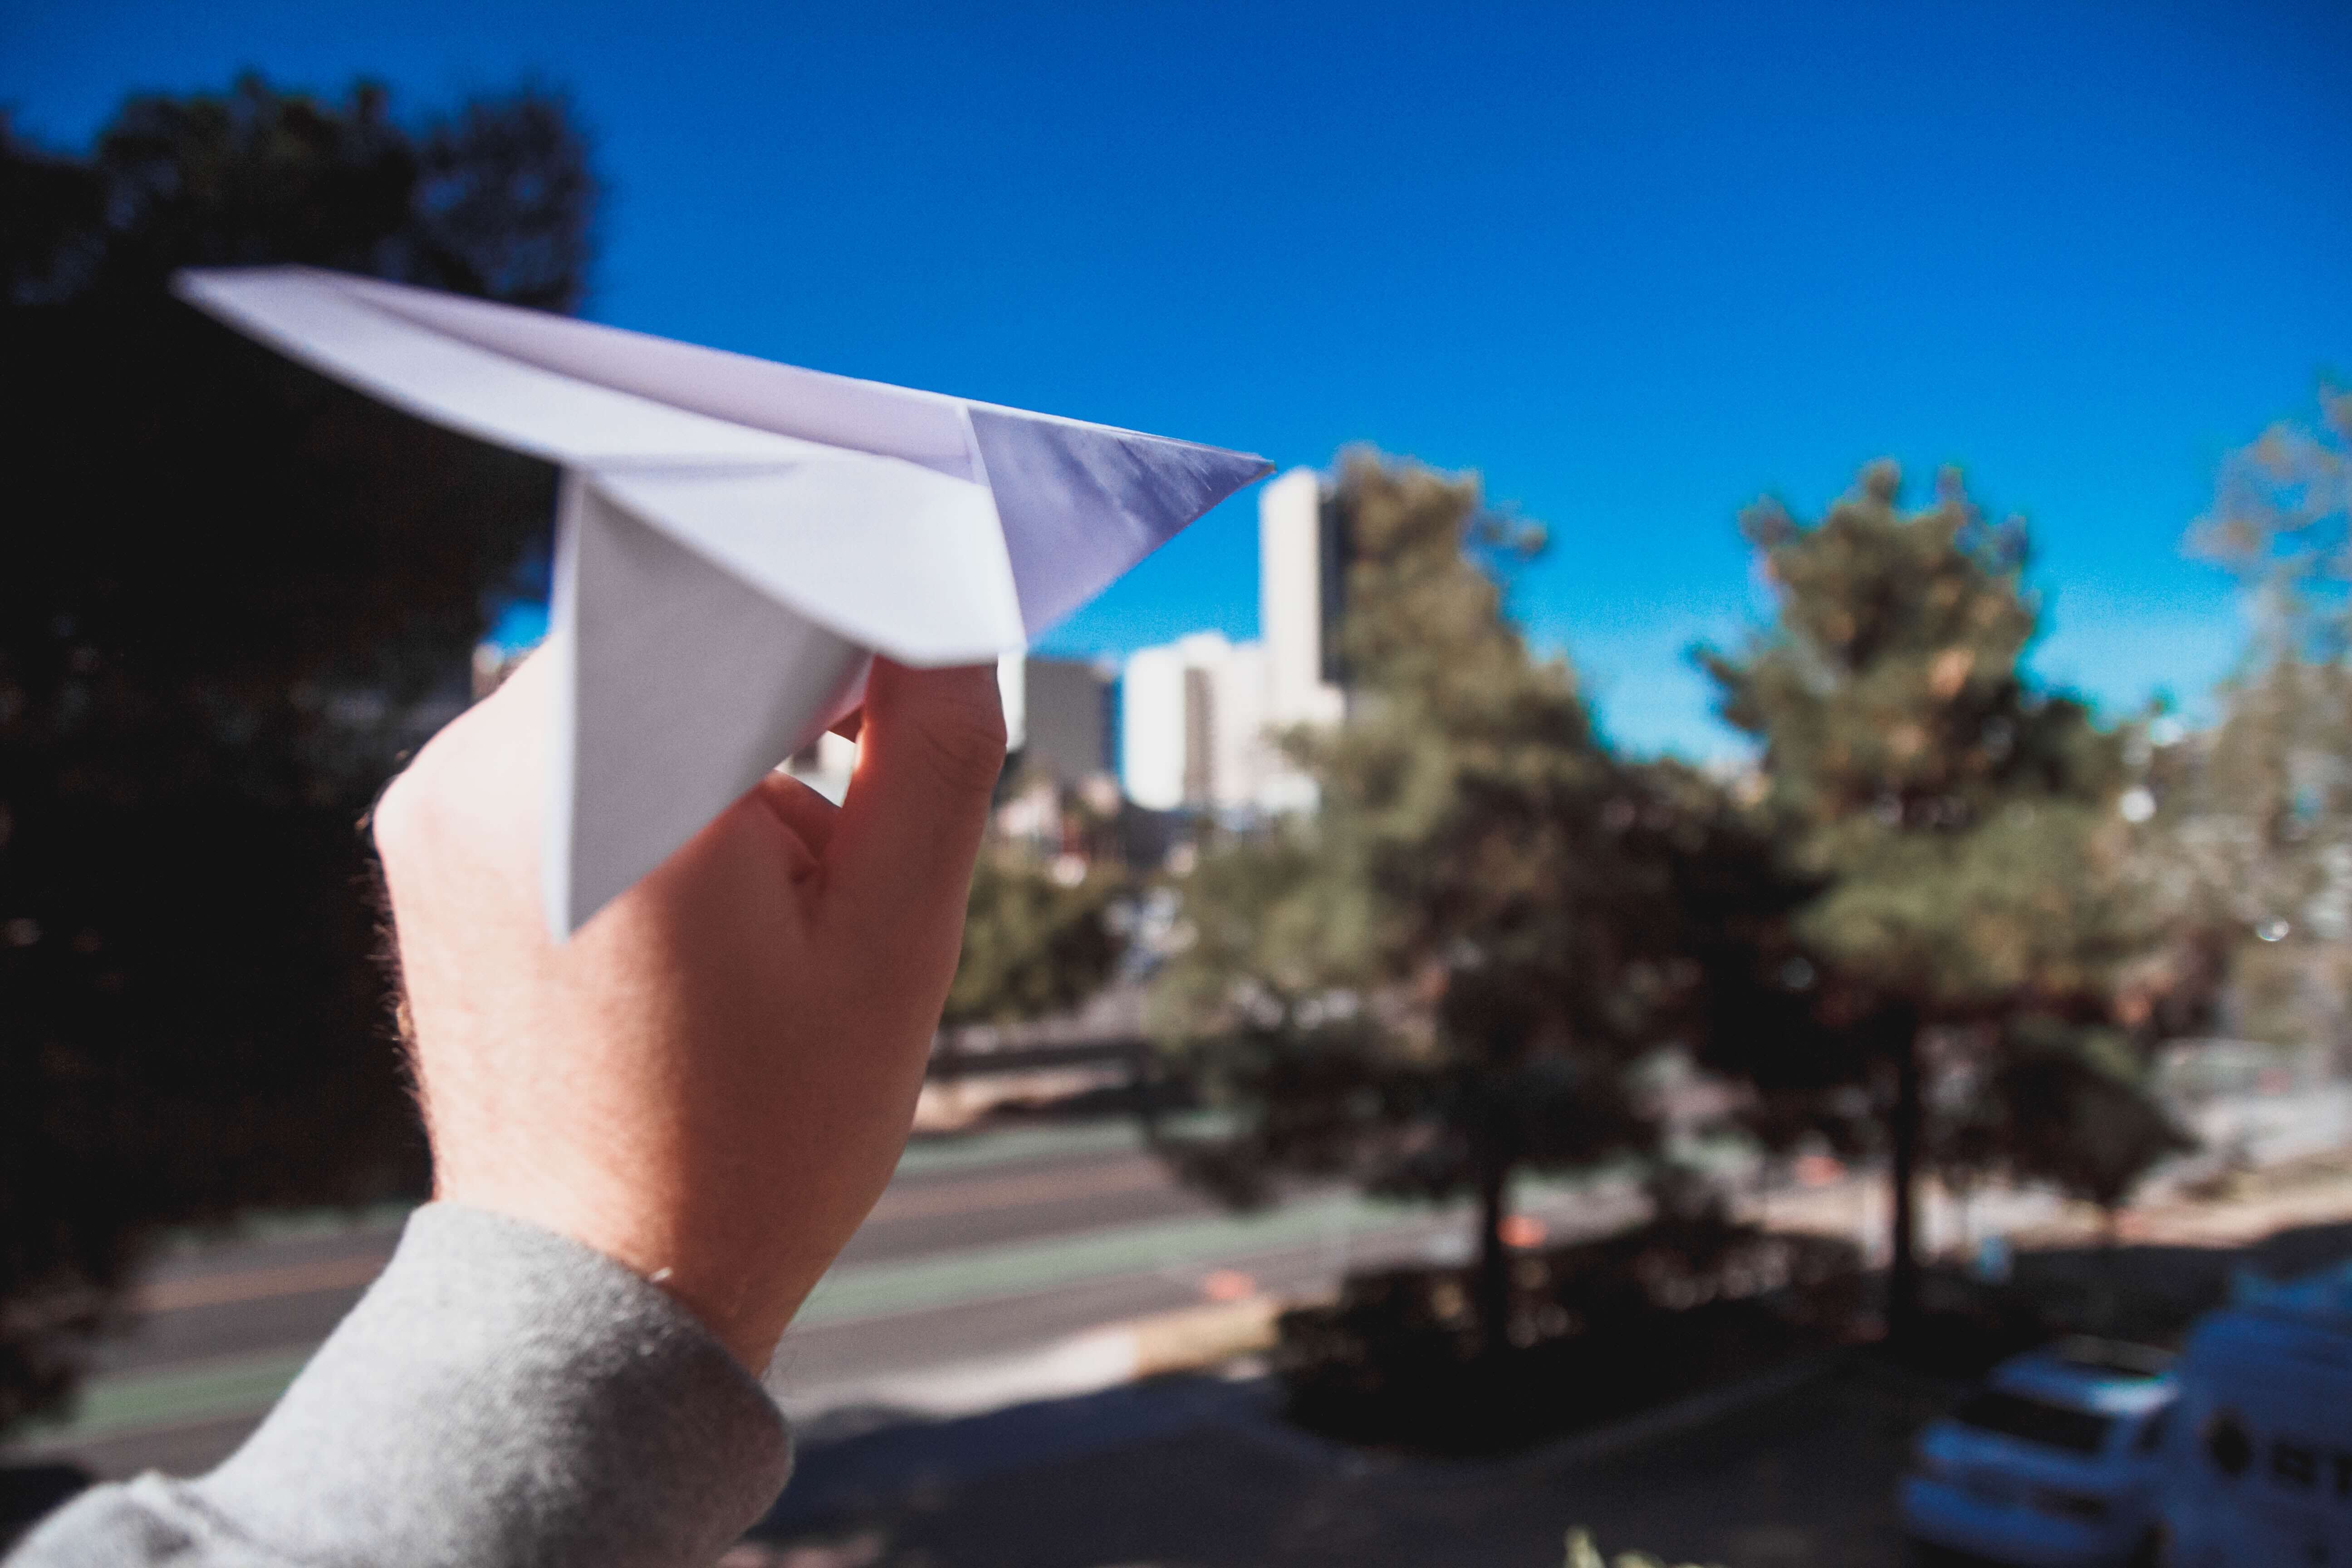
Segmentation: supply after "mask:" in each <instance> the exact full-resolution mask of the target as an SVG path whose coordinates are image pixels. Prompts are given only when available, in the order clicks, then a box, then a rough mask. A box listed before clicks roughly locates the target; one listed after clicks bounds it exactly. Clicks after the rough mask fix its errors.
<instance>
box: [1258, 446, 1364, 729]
mask: <svg viewBox="0 0 2352 1568" xmlns="http://www.w3.org/2000/svg"><path fill="white" fill-rule="evenodd" d="M1257 558H1258V576H1257V622H1258V635H1259V636H1261V637H1264V638H1265V662H1266V722H1268V723H1270V724H1273V725H1275V726H1276V727H1277V728H1286V727H1288V726H1290V725H1293V724H1336V723H1338V722H1339V720H1340V718H1341V716H1342V715H1343V714H1344V713H1345V712H1346V710H1347V699H1346V697H1345V696H1344V694H1343V693H1342V692H1341V691H1340V689H1339V682H1338V680H1337V679H1335V678H1336V676H1337V675H1338V673H1339V668H1338V666H1339V646H1338V644H1339V597H1340V593H1341V590H1342V587H1343V584H1345V582H1346V576H1345V572H1346V567H1347V563H1346V561H1345V559H1344V558H1343V555H1342V552H1341V551H1340V548H1339V519H1338V517H1337V516H1336V514H1335V512H1334V510H1333V508H1332V506H1331V504H1330V501H1329V499H1328V497H1327V496H1326V495H1325V494H1324V489H1323V477H1322V476H1321V475H1320V474H1318V473H1317V472H1316V471H1315V470H1314V469H1312V468H1293V469H1291V470H1290V472H1288V473H1286V474H1285V475H1283V476H1282V477H1281V478H1280V479H1276V480H1275V481H1274V482H1273V483H1272V484H1270V485H1268V486H1266V487H1265V489H1262V490H1260V491H1259V492H1258V497H1257Z"/></svg>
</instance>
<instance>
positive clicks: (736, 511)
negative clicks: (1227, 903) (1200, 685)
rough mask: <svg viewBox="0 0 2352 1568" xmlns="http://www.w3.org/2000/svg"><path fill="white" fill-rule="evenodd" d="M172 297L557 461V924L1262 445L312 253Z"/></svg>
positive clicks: (998, 632)
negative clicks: (890, 668) (790, 353)
mask: <svg viewBox="0 0 2352 1568" xmlns="http://www.w3.org/2000/svg"><path fill="white" fill-rule="evenodd" d="M173 288H174V289H175V290H176V291H177V292H178V293H179V295H180V296H181V298H183V299H184V300H188V301H189V302H190V303H192V304H194V305H195V306H197V307H198V308H200V309H202V310H206V311H208V312H210V313H211V314H212V315H214V316H215V317H218V318H219V319H220V320H222V321H226V323H228V324H229V325H230V326H233V327H235V328H236V329H238V330H239V331H244V332H247V333H248V334H250V335H252V336H253V337H255V338H257V339H259V340H261V341H262V342H266V343H268V344H270V345H271V346H272V347H274V348H276V349H278V350H279V351H280V352H281V353H286V354H288V355H289V356H291V357H292V358H294V359H297V360H299V361H300V362H301V363H304V364H307V365H309V366H310V367H311V368H312V369H314V370H318V371H320V372H323V373H324V374H328V375H331V376H333V377H334V378H336V379H337V380H339V381H343V382H347V383H349V384H351V385H352V386H354V387H357V388H358V389H359V390H361V391H362V392H365V393H368V394H369V395H373V396H374V397H377V398H380V399H382V400H383V402H385V403H388V404H391V405H394V407H397V408H401V409H404V410H405V411H407V412H408V413H410V414H414V415H415V416H418V417H420V418H423V419H427V420H431V421H432V422H434V423H435V424H437V425H446V426H449V427H450V428H452V429H455V430H459V431H462V432H464V433H465V434H467V435H469V436H475V437H480V438H481V439H483V440H486V441H491V442H495V443H497V444H498V445H499V446H501V447H511V448H513V449H514V450H516V451H520V452H526V453H530V454H531V455H532V456H535V457H539V458H546V459H548V460H549V461H551V462H554V463H557V464H560V465H562V468H563V483H562V499H561V500H560V502H559V503H558V508H557V523H558V532H557V543H556V557H555V591H554V604H553V606H552V616H551V630H550V632H549V636H548V641H549V644H550V651H551V653H552V654H553V656H554V658H555V661H556V668H557V679H556V680H555V682H554V684H555V687H556V689H557V692H558V696H557V704H558V710H557V720H556V726H555V731H554V732H555V736H556V744H555V746H554V749H553V758H554V766H553V769H552V776H551V778H550V779H549V781H548V784H549V793H548V803H549V804H548V810H547V814H546V837H545V842H544V844H543V845H542V852H541V880H542V884H543V890H544V893H545V898H546V905H547V918H548V924H549V928H550V929H551V931H553V932H554V933H555V935H556V937H557V938H558V939H559V940H561V939H562V938H564V937H567V936H569V935H570V934H571V932H572V931H575V930H577V929H578V928H579V927H580V925H581V924H582V923H583V921H586V920H587V919H588V918H589V917H590V916H591V915H593V914H594V913H595V912H596V911H597V910H600V909H602V908H603V907H604V904H605V903H606V902H607V901H608V900H611V899H612V898H613V897H614V895H616V894H618V893H620V892H622V891H624V890H625V889H627V888H628V887H630V886H631V885H632V884H633V883H635V881H636V880H637V879H638V878H640V877H642V876H644V875H645V874H646V872H648V871H650V870H652V869H653V868H655V867H656V866H657V865H659V864H660V863H661V862H662V861H663V860H664V859H666V858H668V856H669V854H670V852H671V851H672V850H674V849H676V848H677V847H678V846H679V845H681V844H683V843H685V842H686V841H687V840H688V838H690V837H693V836H694V835H695V834H696V833H697V832H698V831H700V830H701V828H702V827H703V826H704V825H705V824H707V823H709V821H710V819H711V818H712V817H714V816H717V815H718V814H719V812H720V811H722V810H724V809H725V808H726V807H727V806H728V805H729V804H730V803H731V802H733V801H734V800H735V799H736V797H737V796H739V795H741V794H742V793H743V792H744V791H745V790H747V789H750V788H751V786H752V785H753V784H757V783H758V782H759V781H760V779H761V776H762V775H763V774H765V773H767V772H768V771H769V770H770V769H772V768H773V767H775V766H776V765H777V764H778V763H781V762H782V761H783V759H784V758H786V757H788V756H790V755H791V754H792V753H793V752H794V751H796V750H798V749H799V748H800V747H802V746H803V745H805V744H807V743H808V742H811V741H813V740H814V739H815V738H816V737H817V736H818V735H820V734H822V733H823V732H824V731H825V729H826V728H827V727H828V726H830V725H832V724H833V723H835V722H836V721H839V720H840V719H841V718H843V717H844V716H845V715H846V714H847V713H848V712H849V711H850V710H852V709H853V708H855V707H856V704H857V702H858V700H859V698H860V695H861V694H862V692H863V690H864V688H865V681H866V669H867V668H868V666H869V664H870V662H871V659H872V658H873V656H874V654H876V653H877V652H878V653H883V654H887V655H888V656H889V657H890V658H894V659H897V660H898V661H900V662H901V663H905V664H911V665H949V664H976V663H981V662H983V661H986V660H990V659H993V658H997V657H998V656H999V655H1001V654H1004V653H1008V652H1012V651H1013V650H1016V649H1019V648H1021V647H1025V646H1026V644H1027V643H1028V641H1029V640H1030V639H1031V638H1033V637H1035V636H1036V635H1037V634H1038V633H1040V632H1041V631H1043V630H1045V628H1046V627H1047V626H1051V625H1053V624H1054V623H1055V622H1056V621H1058V620H1060V619H1061V618H1062V617H1063V616H1066V615H1068V614H1069V613H1070V612H1071V611H1073V610H1075V609H1076V608H1077V607H1078V606H1079V605H1082V604H1084V603H1085V602H1086V601H1087V600H1088V599H1090V598H1092V597H1093V596H1094V595H1097V594H1098V593H1100V592H1101V591H1102V590H1103V589H1104V588H1105V587H1106V586H1108V584H1110V582H1111V581H1112V580H1113V579H1114V578H1116V577H1118V575H1119V574H1121V573H1123V572H1125V571H1126V570H1127V569H1128V568H1129V567H1130V566H1133V565H1134V564H1135V563H1137V562H1138V561H1139V560H1141V559H1142V558H1143V557H1144V556H1145V555H1147V554H1149V553H1150V552H1151V551H1153V550H1155V549H1157V548H1158V547H1159V546H1160V545H1161V544H1163V543H1165V542H1167V541H1168V540H1169V539H1170V538H1171V536H1172V535H1174V534H1175V533H1176V531H1178V530H1180V529H1181V528H1183V527H1184V525H1185V524H1187V523H1189V522H1191V521H1192V520H1193V519H1194V518H1197V517H1199V516H1200V515H1201V514H1202V512H1204V511H1206V510H1209V508H1211V507H1212V506H1214V505H1215V504H1216V503H1217V502H1218V501H1220V500H1223V499H1224V498H1225V497H1227V496H1228V495H1231V494H1232V493H1233V492H1234V491H1235V490H1237V489H1241V488H1242V487H1243V486H1244V485H1246V484H1248V483H1249V482H1250V481H1251V480H1253V479H1258V478H1260V477H1261V476H1263V475H1264V474H1265V473H1266V472H1267V471H1268V470H1269V465H1268V464H1267V463H1265V461H1264V460H1263V459H1261V458H1255V457H1251V456H1248V455H1245V454H1243V453H1239V452H1228V451H1225V450H1223V449H1222V448H1219V447H1202V446H1196V445H1193V444H1192V443H1191V442H1187V441H1173V440H1169V439H1166V438H1165V437H1158V436H1143V435H1138V434H1136V433H1135V432H1133V431H1129V430H1115V429H1112V428H1110V427H1108V426H1101V425H1089V424H1087V423H1085V422H1083V421H1080V420H1076V419H1057V418H1055V417H1052V416H1048V415H1043V414H1027V413H1024V412H1022V411H1021V410H1019V409H1014V408H999V407H995V406H993V405H989V404H985V403H972V402H969V401H966V400H965V399H963V398H959V397H947V396H942V395H940V394H937V393H929V392H915V391H910V390H908V389H907V388H905V387H898V386H887V385H884V384H881V383H879V382H871V381H856V380H852V379H850V378H848V377H846V376H838V375H827V374H823V373H821V372H818V371H811V370H801V369H798V368H795V367H794V366H792V365H784V364H776V363H771V362H770V361H767V360H759V359H751V358H749V357H747V356H745V355H742V354H734V353H723V352H721V351H719V350H717V349H708V348H698V347H696V346H694V345H692V344H689V343H681V342H672V341H670V340H668V339H666V338H655V337H647V336H646V335H644V334H642V333H638V332H628V331H619V330H617V329H615V328H612V327H604V326H597V325H594V324H593V323H591V322H586V321H572V320H570V319H567V318H564V317H561V316H551V315H545V314H542V313H541V312H539V311H536V310H519V309H516V308H514V307H512V306H506V305H494V304H489V303H487V302H485V301H482V300H468V299H463V298H460V297H458V296H456V295H450V294H440V293H436V292H433V291H431V290H429V289H410V288H404V287H402V286H401V285H398V284H393V283H383V282H379V281H376V280H374V279H363V278H353V277H348V276H346V275H344V274H341V273H336V272H322V271H318V270H314V269H312V268H299V267H272V268H233V269H220V270H202V271H187V272H182V273H180V274H179V275H178V276H177V278H175V279H173Z"/></svg>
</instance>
